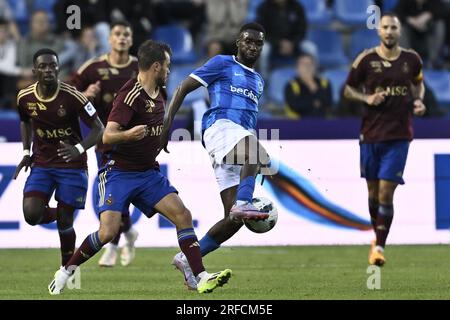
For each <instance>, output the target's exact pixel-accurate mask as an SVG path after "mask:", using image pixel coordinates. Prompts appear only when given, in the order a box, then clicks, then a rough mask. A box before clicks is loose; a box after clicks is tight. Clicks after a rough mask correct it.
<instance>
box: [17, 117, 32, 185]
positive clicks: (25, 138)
mask: <svg viewBox="0 0 450 320" xmlns="http://www.w3.org/2000/svg"><path fill="white" fill-rule="evenodd" d="M20 134H21V136H22V145H23V158H22V161H20V163H19V165H18V166H17V167H16V172H15V173H14V179H16V178H17V176H18V175H19V173H20V170H22V168H23V167H25V172H27V170H28V168H29V167H30V166H31V157H30V148H31V139H32V131H31V122H30V121H28V122H25V121H21V122H20Z"/></svg>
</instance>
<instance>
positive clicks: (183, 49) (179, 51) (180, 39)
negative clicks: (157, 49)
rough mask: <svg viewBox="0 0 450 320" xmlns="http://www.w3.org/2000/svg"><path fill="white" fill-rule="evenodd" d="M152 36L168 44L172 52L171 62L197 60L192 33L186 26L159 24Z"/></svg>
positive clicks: (180, 62) (192, 61) (179, 62)
mask: <svg viewBox="0 0 450 320" xmlns="http://www.w3.org/2000/svg"><path fill="white" fill-rule="evenodd" d="M152 38H153V39H154V40H158V41H163V42H166V43H168V44H169V45H170V47H171V48H172V53H173V54H172V63H173V64H183V63H194V62H196V61H197V55H196V53H195V51H194V45H193V41H192V35H191V33H190V32H189V30H187V29H186V28H184V27H182V26H179V25H167V26H161V27H158V28H156V29H155V30H154V32H153V34H152Z"/></svg>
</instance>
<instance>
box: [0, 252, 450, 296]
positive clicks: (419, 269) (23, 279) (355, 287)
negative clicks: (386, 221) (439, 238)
mask: <svg viewBox="0 0 450 320" xmlns="http://www.w3.org/2000/svg"><path fill="white" fill-rule="evenodd" d="M176 252H177V249H176V248H164V249H161V248H138V249H137V254H136V260H135V261H134V262H133V264H132V265H130V266H129V267H122V266H121V265H120V264H118V265H117V266H116V267H114V268H99V267H98V266H97V261H98V259H99V255H97V256H96V257H94V258H93V259H92V261H89V262H88V263H86V264H84V265H83V266H82V268H81V289H80V290H67V289H66V290H65V291H64V293H63V294H62V295H61V296H50V295H49V294H48V292H47V285H48V283H49V282H50V281H51V279H52V276H53V273H54V272H55V271H56V269H57V267H58V265H57V264H58V262H59V251H58V250H56V249H3V250H0V283H1V286H0V299H152V300H158V299H165V300H167V299H170V300H172V299H183V300H190V299H221V300H237V299H249V300H254V299H258V300H261V299H270V300H278V299H288V300H292V299H294V300H300V299H450V272H449V270H450V248H449V247H448V246H446V245H433V246H431V245H429V246H389V247H388V248H387V250H386V258H387V264H386V266H385V267H383V268H382V269H381V289H379V290H369V289H368V288H367V278H368V277H369V276H370V274H368V273H367V267H368V265H367V253H368V246H287V247H224V248H221V249H220V250H217V251H216V252H214V253H212V254H210V255H208V256H207V257H205V259H204V264H205V266H206V268H207V270H209V271H218V270H219V269H224V268H230V269H232V270H233V277H232V278H231V279H230V282H229V283H228V284H227V285H225V286H224V287H222V288H218V289H217V290H216V291H214V292H213V293H211V294H204V295H200V294H197V293H196V292H192V291H188V290H187V289H186V288H185V287H184V285H183V279H182V275H181V273H180V272H179V271H178V270H175V269H174V268H173V267H172V266H171V265H170V262H171V259H172V257H173V255H174V254H175V253H176Z"/></svg>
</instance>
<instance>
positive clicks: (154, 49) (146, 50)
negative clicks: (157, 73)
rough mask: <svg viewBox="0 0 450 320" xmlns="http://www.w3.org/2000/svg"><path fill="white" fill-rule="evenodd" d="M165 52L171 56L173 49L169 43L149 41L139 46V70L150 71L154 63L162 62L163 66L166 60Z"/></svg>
mask: <svg viewBox="0 0 450 320" xmlns="http://www.w3.org/2000/svg"><path fill="white" fill-rule="evenodd" d="M165 52H167V53H168V54H169V55H170V56H171V55H172V49H170V46H169V45H168V44H167V43H164V42H159V41H155V40H147V41H145V42H144V43H142V44H141V45H140V46H139V50H138V67H139V70H142V71H146V70H148V69H149V68H150V67H151V66H152V64H153V63H155V62H160V63H161V64H162V63H163V62H164V60H166V55H165Z"/></svg>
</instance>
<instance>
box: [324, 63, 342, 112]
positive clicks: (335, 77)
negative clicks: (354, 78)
mask: <svg viewBox="0 0 450 320" xmlns="http://www.w3.org/2000/svg"><path fill="white" fill-rule="evenodd" d="M347 75H348V70H343V69H336V70H327V71H325V72H324V73H323V74H322V76H323V77H325V78H327V79H328V80H329V81H330V83H331V90H332V93H333V104H334V105H335V106H337V105H338V103H339V100H340V98H341V97H340V95H341V89H342V86H343V85H344V83H345V81H346V80H347Z"/></svg>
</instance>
